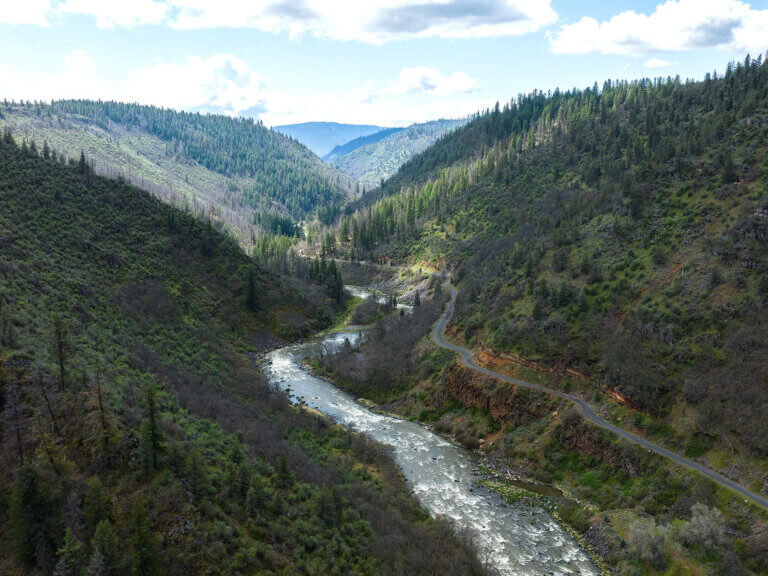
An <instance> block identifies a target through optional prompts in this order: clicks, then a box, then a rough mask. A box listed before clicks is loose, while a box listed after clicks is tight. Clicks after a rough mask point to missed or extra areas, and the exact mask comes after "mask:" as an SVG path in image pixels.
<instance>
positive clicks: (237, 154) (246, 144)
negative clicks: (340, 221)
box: [0, 100, 353, 246]
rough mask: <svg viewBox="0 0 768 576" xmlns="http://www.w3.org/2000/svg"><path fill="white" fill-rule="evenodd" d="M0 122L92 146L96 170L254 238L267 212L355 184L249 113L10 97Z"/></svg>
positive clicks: (73, 153) (295, 213) (71, 149)
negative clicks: (221, 113)
mask: <svg viewBox="0 0 768 576" xmlns="http://www.w3.org/2000/svg"><path fill="white" fill-rule="evenodd" d="M0 125H2V126H4V127H9V128H11V129H12V130H13V132H14V134H15V135H16V136H17V137H19V138H22V139H26V140H28V141H29V140H35V141H37V142H38V144H41V143H43V142H47V144H48V146H50V147H52V148H55V149H56V150H58V151H59V152H60V153H63V154H65V155H67V156H69V157H74V158H77V157H79V155H80V153H81V151H84V152H85V154H86V155H87V156H88V158H89V159H90V160H92V162H93V166H94V169H95V170H96V172H97V173H99V174H104V175H107V176H121V177H123V178H125V179H126V180H128V181H129V182H132V183H134V184H136V185H138V186H141V187H142V188H145V189H148V190H149V191H150V192H152V193H153V194H155V195H157V196H158V197H160V198H161V199H163V200H165V201H167V202H170V203H173V204H176V205H179V206H182V207H186V208H187V209H189V210H190V211H191V212H194V213H197V214H203V215H204V216H205V217H207V218H210V219H212V220H213V221H215V222H218V223H219V224H220V225H223V226H226V228H227V229H229V230H230V231H231V232H232V233H233V234H234V235H235V236H236V237H237V238H238V240H239V241H240V242H241V243H242V244H243V245H245V246H247V245H249V244H250V242H251V238H252V236H253V234H254V232H257V231H259V227H258V225H257V224H256V222H257V221H258V216H259V215H260V214H262V213H269V214H272V213H274V214H281V215H283V216H288V217H290V218H292V219H295V220H298V219H303V218H305V217H307V216H308V215H309V214H311V213H312V212H314V210H315V209H316V208H317V206H319V205H327V204H330V203H334V202H340V201H343V200H344V199H345V198H346V197H347V196H348V194H350V193H351V192H352V190H353V184H352V181H351V180H350V179H349V178H348V177H346V176H345V175H343V174H341V173H340V172H338V171H337V170H335V169H334V168H332V167H329V166H327V165H326V164H324V163H323V162H322V161H321V160H320V159H319V158H317V157H316V156H315V155H314V154H312V152H310V151H309V150H308V149H306V148H305V147H304V146H302V145H301V144H298V143H296V142H294V141H292V140H291V139H289V138H286V137H284V136H283V135H281V134H278V133H277V132H274V131H272V130H268V129H267V128H264V127H263V126H262V125H261V124H260V123H258V122H254V121H252V120H250V119H244V118H230V117H228V116H217V115H203V114H196V113H188V112H177V111H174V110H167V109H162V108H155V107H152V106H140V105H137V104H122V103H117V102H100V101H99V102H94V101H88V100H65V101H54V102H52V103H51V104H50V105H46V104H39V103H36V104H29V103H26V104H23V103H18V104H17V103H12V102H11V103H8V102H7V101H6V102H4V103H2V104H0ZM41 145H42V144H41Z"/></svg>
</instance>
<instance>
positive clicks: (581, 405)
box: [434, 282, 768, 510]
mask: <svg viewBox="0 0 768 576" xmlns="http://www.w3.org/2000/svg"><path fill="white" fill-rule="evenodd" d="M445 286H446V287H447V288H448V290H449V291H450V293H451V300H450V301H449V302H448V306H446V308H445V311H444V312H443V315H442V316H440V319H439V320H438V321H437V324H435V331H434V338H435V341H436V342H437V343H438V344H439V345H440V346H442V347H443V348H447V349H448V350H453V351H454V352H457V353H458V354H459V357H460V358H461V362H462V364H464V365H465V366H466V367H467V368H470V369H472V370H475V371H477V372H480V373H481V374H485V375H486V376H491V377H493V378H499V379H500V380H503V381H505V382H509V383H510V384H515V385H517V386H522V387H524V388H529V389H531V390H536V391H539V392H544V393H545V394H550V395H552V396H557V397H559V398H562V399H564V400H569V401H571V402H573V403H574V404H575V405H576V407H577V408H578V409H579V410H580V411H581V413H582V415H583V416H584V418H586V419H587V420H589V421H590V422H592V423H593V424H595V425H596V426H599V427H600V428H603V429H605V430H608V431H609V432H612V433H613V434H616V435H617V436H620V437H622V438H624V439H625V440H628V441H629V442H633V443H635V444H639V445H640V446H643V447H644V448H647V449H648V450H650V451H652V452H655V453H656V454H659V455H660V456H663V457H664V458H667V459H669V460H672V461H673V462H677V463H678V464H680V465H682V466H685V467H687V468H690V469H691V470H694V471H696V472H699V473H700V474H703V475H704V476H706V477H707V478H709V479H710V480H712V481H713V482H716V483H717V484H719V485H720V486H723V487H725V488H728V489H730V490H732V491H734V492H736V493H737V494H739V495H741V496H744V497H745V498H748V499H749V500H751V501H752V502H754V503H755V504H757V505H758V506H760V507H761V508H764V509H766V510H768V499H767V498H764V497H763V496H760V495H759V494H755V493H754V492H752V491H751V490H748V489H747V488H744V487H743V486H741V485H739V484H737V483H736V482H734V481H733V480H730V479H729V478H726V477H725V476H723V475H722V474H718V473H717V472H715V471H714V470H711V469H710V468H707V467H706V466H703V465H701V464H697V463H696V462H694V461H692V460H688V459H687V458H684V457H682V456H679V455H678V454H675V453H674V452H670V451H669V450H667V449H666V448H662V447H661V446H659V445H658V444H654V443H653V442H649V441H648V440H646V439H645V438H641V437H640V436H636V435H634V434H632V433H631V432H627V431H626V430H623V429H622V428H619V427H618V426H615V425H613V424H611V423H610V422H607V421H606V420H603V419H602V418H601V417H600V416H598V415H597V414H596V413H595V410H594V409H593V408H592V406H590V405H589V404H588V403H587V402H585V401H584V400H582V399H581V398H579V397H578V396H574V395H573V394H567V393H565V392H562V391H560V390H555V389H553V388H547V387H546V386H540V385H539V384H533V383H531V382H526V381H525V380H517V379H516V378H511V377H509V376H505V375H504V374H499V373H498V372H494V371H493V370H489V369H487V368H483V367H482V366H478V365H477V364H475V362H474V360H473V359H472V352H471V351H470V350H467V349H466V348H462V347H461V346H456V345H455V344H450V343H449V342H446V341H445V338H444V336H445V327H446V325H447V324H448V320H449V319H450V317H451V315H452V314H453V307H454V303H455V302H456V294H457V292H456V288H454V287H453V285H452V284H451V283H450V282H446V284H445Z"/></svg>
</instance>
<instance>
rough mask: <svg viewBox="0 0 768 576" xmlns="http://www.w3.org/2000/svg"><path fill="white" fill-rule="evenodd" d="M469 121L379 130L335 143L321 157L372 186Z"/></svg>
mask: <svg viewBox="0 0 768 576" xmlns="http://www.w3.org/2000/svg"><path fill="white" fill-rule="evenodd" d="M468 120H469V119H468V118H463V119H460V120H433V121H432V122H425V123H424V124H412V125H411V126H407V127H406V128H390V129H388V130H382V131H381V132H378V133H376V134H372V135H370V136H365V137H363V138H358V139H357V140H353V141H351V142H348V143H347V144H345V145H344V146H337V147H336V148H335V149H334V150H333V151H332V152H331V154H329V155H328V156H327V157H326V158H324V159H325V160H326V161H328V162H331V163H332V164H333V166H335V167H336V168H338V169H339V170H341V171H342V172H344V173H345V174H348V175H349V176H352V177H353V178H355V179H356V180H357V181H358V182H360V184H362V185H363V187H364V188H372V187H374V186H377V185H378V184H379V183H380V182H381V181H382V180H384V179H385V178H389V177H390V176H392V175H393V174H395V172H397V170H398V168H400V166H402V165H403V163H405V162H407V161H408V160H409V159H410V158H412V157H413V156H414V155H415V154H418V153H419V152H422V151H424V150H426V149H427V148H428V147H429V146H431V145H432V144H434V143H435V141H437V140H438V139H440V138H442V137H443V136H444V135H445V134H447V133H449V132H451V131H452V130H455V129H457V128H459V127H460V126H463V125H464V124H466V123H467V121H468ZM369 140H370V141H369Z"/></svg>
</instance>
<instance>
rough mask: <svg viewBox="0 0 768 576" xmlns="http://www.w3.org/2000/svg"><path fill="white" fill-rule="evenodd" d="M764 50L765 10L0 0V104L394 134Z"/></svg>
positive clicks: (708, 3) (492, 2) (693, 74)
mask: <svg viewBox="0 0 768 576" xmlns="http://www.w3.org/2000/svg"><path fill="white" fill-rule="evenodd" d="M766 50H768V0H765V1H752V2H748V1H739V0H669V1H666V2H661V3H660V2H657V1H653V0H652V1H633V2H630V1H627V0H615V1H613V2H595V1H582V2H577V1H575V0H551V1H547V0H541V1H536V2H533V1H524V0H357V1H351V0H215V1H211V0H160V1H156V0H131V1H116V0H24V1H22V2H19V1H18V0H0V54H2V55H3V56H2V57H0V98H7V99H17V100H18V99H22V98H23V99H37V100H49V99H52V98H102V99H115V100H128V101H138V102H142V103H146V104H156V105H161V106H167V107H173V108H183V109H190V110H205V111H212V112H222V113H226V114H241V115H248V116H253V117H256V118H261V119H262V120H263V121H264V122H265V123H266V124H267V125H276V124H285V123H293V122H304V121H310V120H330V121H337V122H352V123H374V124H380V125H403V124H407V123H411V122H418V121H426V120H430V119H433V118H438V117H459V116H463V115H466V114H469V113H472V112H474V111H477V110H479V109H482V108H485V107H488V106H491V105H493V103H494V102H496V101H502V102H503V101H506V100H509V99H510V98H513V97H514V96H515V95H517V94H518V93H521V92H528V91H530V90H532V89H544V90H547V89H551V88H555V87H560V88H571V87H574V86H576V87H584V86H587V85H591V84H592V83H593V82H595V81H598V82H599V83H602V81H603V80H605V79H607V78H611V79H617V78H630V79H632V78H638V77H643V76H666V75H675V74H679V75H680V76H682V77H683V78H689V77H690V78H701V77H702V76H703V75H704V74H705V73H706V72H711V71H713V70H715V69H718V70H723V69H724V68H725V66H726V64H727V63H728V61H729V60H732V59H742V58H743V57H744V55H746V54H747V53H748V52H749V53H751V54H752V55H757V54H759V53H765V52H766Z"/></svg>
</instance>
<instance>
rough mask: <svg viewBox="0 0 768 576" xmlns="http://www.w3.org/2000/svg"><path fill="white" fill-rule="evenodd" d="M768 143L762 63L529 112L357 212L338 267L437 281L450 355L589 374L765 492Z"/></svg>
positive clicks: (412, 174)
mask: <svg viewBox="0 0 768 576" xmlns="http://www.w3.org/2000/svg"><path fill="white" fill-rule="evenodd" d="M767 138H768V65H766V64H764V63H763V62H762V59H759V60H749V61H747V62H745V63H739V64H738V65H737V66H729V68H728V70H727V72H726V74H725V75H724V77H721V78H711V77H709V76H708V77H707V78H706V79H705V80H704V81H702V82H688V83H682V82H680V81H679V80H678V79H668V80H657V81H653V82H652V81H648V80H644V81H638V82H632V83H625V82H622V83H617V84H613V83H610V82H608V83H606V84H605V85H604V86H603V88H602V90H598V89H597V88H596V87H595V88H592V89H588V90H585V91H579V92H575V93H571V92H568V93H561V92H559V91H556V92H555V93H554V94H551V95H545V94H541V93H534V94H532V95H530V96H526V97H521V98H520V99H518V100H517V101H515V102H513V103H512V104H511V105H510V106H507V107H505V108H503V109H501V108H497V109H496V110H494V111H491V112H489V113H488V114H485V115H483V116H481V117H478V118H477V119H475V120H473V121H472V122H471V123H470V124H468V125H467V126H465V127H464V128H461V129H459V130H457V131H456V132H454V133H453V134H451V135H449V136H447V137H446V138H444V139H442V140H440V141H439V142H438V143H437V144H436V145H435V146H433V147H432V148H430V149H429V150H427V151H426V152H425V153H424V154H422V155H419V156H416V157H415V158H414V159H412V160H411V161H410V162H408V163H407V164H406V165H404V166H403V168H402V169H401V170H400V171H399V172H398V174H397V175H396V176H395V177H393V178H392V179H391V180H389V181H388V182H386V183H385V185H384V186H383V187H382V188H380V189H376V190H374V191H372V192H371V193H370V194H368V196H367V198H365V199H364V200H363V201H361V202H359V203H357V204H356V205H355V206H358V207H359V209H358V211H357V212H356V214H355V215H354V217H348V218H345V219H343V221H342V223H341V227H340V228H339V232H340V234H341V236H342V238H341V240H342V249H347V247H349V249H350V250H351V251H352V252H353V253H355V255H358V254H359V255H366V254H370V255H373V256H378V257H387V258H392V257H395V258H399V259H412V260H415V261H425V262H433V263H440V262H444V263H445V264H447V265H448V267H449V268H451V269H454V270H455V278H456V280H457V281H458V287H459V300H458V302H457V312H458V316H457V322H456V326H455V329H456V330H457V331H458V334H459V336H460V337H462V338H464V339H465V340H466V341H467V342H469V343H471V344H473V345H474V346H476V347H478V348H480V347H483V346H485V347H489V348H491V349H493V350H495V351H497V352H508V353H511V354H513V356H512V358H513V359H514V358H518V359H521V361H525V362H528V363H529V364H531V365H537V363H538V365H540V366H541V365H543V366H545V367H550V368H552V367H554V368H559V369H561V370H565V369H570V370H572V371H575V372H578V373H581V374H582V375H584V376H585V377H586V378H587V380H588V382H589V383H590V385H589V386H590V387H594V388H597V389H598V390H602V391H603V392H605V393H607V394H609V395H610V396H613V397H614V398H617V399H620V400H622V399H623V400H622V401H623V402H624V403H625V405H627V406H629V407H633V408H635V409H638V410H640V411H642V412H645V413H646V414H649V415H650V416H651V420H650V421H655V422H656V424H655V425H654V426H656V425H658V426H659V427H658V428H652V429H650V430H647V431H646V432H647V433H653V434H660V435H662V436H664V437H663V438H662V441H664V442H666V443H668V444H669V445H670V446H672V447H674V448H676V449H680V450H684V451H685V452H686V453H687V454H688V455H694V456H696V457H701V458H702V459H703V460H704V461H706V460H709V461H710V462H712V463H713V464H714V465H715V466H716V467H719V468H721V469H722V468H724V467H730V469H731V473H735V474H736V475H737V476H739V477H740V480H741V481H742V482H744V483H748V484H749V483H755V484H753V486H756V489H757V490H758V491H761V490H764V489H765V487H763V486H762V482H763V481H762V479H761V475H762V472H761V470H762V467H758V468H753V466H752V463H753V462H754V461H755V459H758V458H762V457H764V456H765V455H766V454H768V444H766V439H768V428H766V426H767V424H766V423H767V422H768V420H766V419H765V418H764V412H765V410H766V409H767V407H768V396H767V395H766V394H767V393H768V391H767V390H766V388H765V386H763V383H764V382H765V381H766V380H767V379H768V374H766V373H765V367H766V365H768V364H766V359H767V358H768V332H767V331H766V326H768V317H767V315H766V310H765V307H764V306H763V303H764V302H765V301H766V300H767V299H768V282H767V281H766V277H767V273H768V249H767V248H768V246H766V238H768V231H767V230H766V225H767V224H766V222H768V220H767V219H766V215H767V214H768V194H767V193H768V189H767V188H766V187H767V185H768V180H767V179H768V167H767V166H766V153H767V152H768V140H767ZM514 355H517V356H514ZM735 455H737V456H735Z"/></svg>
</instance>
